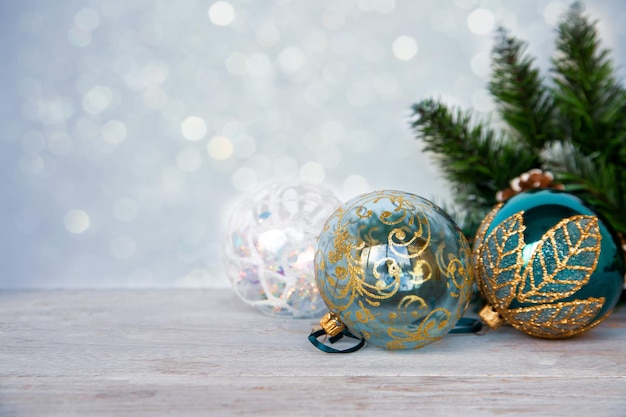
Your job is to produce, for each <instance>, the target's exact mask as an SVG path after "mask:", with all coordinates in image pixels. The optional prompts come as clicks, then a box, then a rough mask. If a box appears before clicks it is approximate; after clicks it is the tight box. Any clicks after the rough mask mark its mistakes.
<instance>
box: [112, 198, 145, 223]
mask: <svg viewBox="0 0 626 417" xmlns="http://www.w3.org/2000/svg"><path fill="white" fill-rule="evenodd" d="M138 213H139V206H138V205H137V203H136V202H135V200H133V199H130V198H120V199H119V200H117V201H116V202H115V204H113V216H114V217H115V218H116V219H117V220H119V221H122V222H132V221H133V220H135V218H136V217H137V214H138Z"/></svg>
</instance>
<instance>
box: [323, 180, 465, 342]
mask: <svg viewBox="0 0 626 417" xmlns="http://www.w3.org/2000/svg"><path fill="white" fill-rule="evenodd" d="M315 279H316V283H317V287H318V289H319V292H320V294H321V296H322V298H323V299H324V302H325V303H326V306H327V307H328V309H329V310H330V312H332V313H333V314H334V315H335V316H336V317H338V318H339V320H341V322H342V323H343V324H344V325H345V326H346V328H347V329H348V330H349V331H350V332H351V333H352V334H354V335H356V336H358V337H360V338H363V339H365V340H366V341H367V342H369V343H371V344H372V345H374V346H378V347H381V348H385V349H417V348H421V347H423V346H425V345H427V344H429V343H431V342H434V341H436V340H438V339H440V338H442V337H443V336H445V335H446V334H447V333H449V332H450V331H451V330H452V329H453V328H454V326H455V324H456V323H457V322H458V321H459V319H460V318H461V317H462V315H463V313H464V312H465V310H466V308H467V305H468V303H469V301H470V298H471V296H472V285H473V266H472V259H471V251H470V247H469V245H468V243H467V241H466V240H465V237H464V236H463V235H462V233H461V231H460V230H459V228H458V227H457V226H456V224H455V223H454V221H453V220H452V219H451V218H450V217H449V216H448V215H447V214H446V213H445V212H444V211H443V210H442V209H441V208H439V207H438V206H436V205H435V204H433V203H432V202H430V201H428V200H426V199H424V198H422V197H419V196H417V195H414V194H410V193H406V192H400V191H376V192H372V193H368V194H363V195H360V196H358V197H355V198H353V199H351V200H349V201H348V202H346V203H345V204H343V205H341V206H340V207H339V208H338V209H337V210H336V211H335V212H334V214H332V215H331V216H330V218H328V220H327V221H326V223H325V224H324V227H323V229H322V231H321V233H320V236H319V239H318V242H317V248H316V254H315Z"/></svg>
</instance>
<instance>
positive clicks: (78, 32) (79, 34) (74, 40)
mask: <svg viewBox="0 0 626 417" xmlns="http://www.w3.org/2000/svg"><path fill="white" fill-rule="evenodd" d="M67 40H68V41H70V43H71V44H72V45H74V46H78V47H79V48H83V47H85V46H87V45H89V44H90V43H91V32H90V31H88V30H82V29H79V28H77V27H73V28H71V29H70V30H69V31H68V32H67Z"/></svg>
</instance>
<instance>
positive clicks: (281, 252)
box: [224, 183, 340, 318]
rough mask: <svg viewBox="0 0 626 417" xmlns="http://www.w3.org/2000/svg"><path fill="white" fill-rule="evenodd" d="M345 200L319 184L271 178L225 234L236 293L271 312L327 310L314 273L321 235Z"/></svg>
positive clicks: (288, 314)
mask: <svg viewBox="0 0 626 417" xmlns="http://www.w3.org/2000/svg"><path fill="white" fill-rule="evenodd" d="M339 205H340V202H339V200H337V198H336V197H335V196H334V195H333V193H332V192H331V191H330V190H328V189H326V188H324V187H322V186H319V185H315V184H306V183H298V184H283V183H271V184H269V185H266V186H265V187H263V188H261V189H260V190H258V191H257V192H255V193H252V194H251V195H249V196H248V197H247V198H245V199H244V200H243V201H242V202H240V203H239V204H238V205H237V206H236V207H235V209H234V210H233V211H232V213H231V215H230V220H229V223H228V228H227V233H226V234H227V236H226V238H225V239H224V262H225V269H226V273H227V275H228V277H229V279H230V281H231V283H232V286H233V289H234V290H235V293H236V294H237V295H238V296H239V297H240V298H241V299H242V300H243V301H245V302H246V303H248V304H250V305H252V306H254V307H256V308H257V309H259V310H260V311H261V312H263V313H265V314H267V315H270V316H281V317H293V318H308V317H317V316H320V315H321V314H322V313H324V312H325V311H326V308H325V304H324V301H323V300H322V298H321V296H320V294H319V291H318V289H317V286H316V284H315V278H314V268H313V261H314V257H315V244H316V241H317V236H318V235H319V232H320V230H321V228H322V225H323V224H324V221H325V220H326V219H327V218H328V216H329V215H330V214H331V213H332V212H333V211H334V210H335V209H336V208H337V207H338V206H339Z"/></svg>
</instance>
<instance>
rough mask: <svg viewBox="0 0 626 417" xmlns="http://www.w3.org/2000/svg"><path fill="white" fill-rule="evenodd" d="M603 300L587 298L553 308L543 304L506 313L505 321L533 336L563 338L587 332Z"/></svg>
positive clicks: (559, 304) (556, 305) (552, 305)
mask: <svg viewBox="0 0 626 417" xmlns="http://www.w3.org/2000/svg"><path fill="white" fill-rule="evenodd" d="M604 301H605V299H604V298H603V297H600V298H589V299H587V300H574V301H567V302H560V303H554V304H542V305H537V306H531V307H523V308H516V309H511V310H507V311H506V313H505V314H506V317H505V318H506V320H507V321H508V322H509V323H510V324H511V325H512V326H513V327H515V328H517V329H519V330H521V331H523V332H524V333H527V334H530V335H532V336H537V337H544V338H565V337H570V336H573V335H575V334H578V333H581V332H583V331H584V330H587V328H588V326H590V325H591V324H592V322H593V321H594V319H595V318H596V316H597V315H598V312H599V311H600V310H601V309H602V306H603V305H604Z"/></svg>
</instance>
